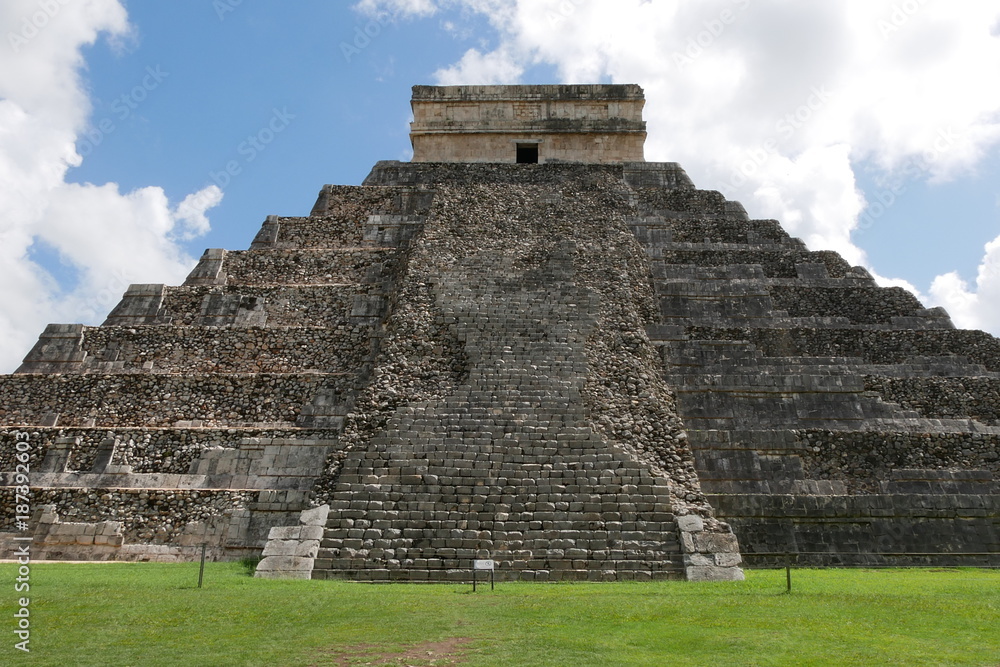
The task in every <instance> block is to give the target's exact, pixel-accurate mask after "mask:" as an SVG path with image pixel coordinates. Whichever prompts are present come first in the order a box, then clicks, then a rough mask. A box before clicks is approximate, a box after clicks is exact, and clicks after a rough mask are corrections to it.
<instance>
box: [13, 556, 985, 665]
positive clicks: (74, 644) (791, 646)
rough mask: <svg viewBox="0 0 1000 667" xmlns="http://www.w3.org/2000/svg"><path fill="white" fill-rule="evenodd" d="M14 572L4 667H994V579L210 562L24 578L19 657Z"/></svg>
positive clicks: (974, 574)
mask: <svg viewBox="0 0 1000 667" xmlns="http://www.w3.org/2000/svg"><path fill="white" fill-rule="evenodd" d="M15 573H16V566H14V565H0V590H2V591H5V592H4V593H3V594H2V595H0V618H2V619H4V620H3V621H0V637H2V638H3V639H2V642H3V644H2V645H0V664H2V665H16V664H25V665H109V666H114V667H117V666H119V665H135V666H136V667H140V666H141V667H146V666H152V665H171V666H173V665H365V664H368V665H432V664H433V665H452V664H461V665H469V666H475V665H498V666H500V665H516V666H518V667H523V666H534V665H558V666H559V667H567V666H569V667H585V666H590V665H593V666H607V665H656V666H658V667H659V666H664V665H670V666H673V665H711V666H726V665H795V666H802V665H852V666H855V665H988V666H990V667H994V666H998V665H1000V572H996V571H982V570H937V571H927V570H878V571H870V570H796V571H794V572H793V579H794V590H793V591H792V593H791V594H785V580H784V577H785V573H784V571H752V572H748V578H747V581H745V582H742V583H718V584H715V583H713V584H703V583H698V584H695V583H686V582H657V583H621V584H524V583H509V584H499V585H498V586H497V589H496V591H494V592H490V591H489V587H486V588H485V590H484V589H483V588H480V589H479V591H478V592H477V593H476V594H472V592H471V587H469V586H463V585H451V584H440V585H437V584H435V585H407V584H395V585H384V584H383V585H368V584H355V583H347V582H321V581H315V582H312V581H267V580H259V579H253V578H251V577H248V576H246V575H245V574H244V572H243V570H242V569H241V567H240V566H239V564H237V563H212V564H209V565H208V567H207V569H206V573H205V587H204V588H202V589H198V588H197V579H198V565H197V563H194V564H170V565H160V564H111V565H107V564H43V563H35V564H33V565H32V570H31V592H30V597H31V606H30V610H31V632H32V634H31V645H30V646H31V649H32V651H31V653H30V654H27V655H26V654H23V653H22V652H20V651H16V650H15V649H14V648H13V644H14V643H15V642H16V641H17V639H16V637H15V635H14V634H13V630H14V626H15V619H14V618H13V612H14V609H15V604H16V601H17V598H18V597H20V594H17V593H15V592H14V590H13V589H14V579H15V576H16V574H15ZM4 582H9V584H8V583H4ZM5 626H6V627H5ZM447 640H456V641H453V642H452V643H451V644H448V643H444V644H441V645H438V644H435V643H438V642H446V641H447ZM457 640H465V641H461V642H460V641H457ZM442 649H443V650H447V651H451V653H450V657H449V656H448V655H444V656H442V655H441V653H440V650H442ZM404 651H406V653H405V654H403V653H402V652H404ZM393 652H399V655H395V656H394V655H391V654H392V653H393Z"/></svg>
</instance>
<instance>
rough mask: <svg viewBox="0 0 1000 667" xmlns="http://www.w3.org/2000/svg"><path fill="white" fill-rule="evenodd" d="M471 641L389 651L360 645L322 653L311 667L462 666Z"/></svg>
mask: <svg viewBox="0 0 1000 667" xmlns="http://www.w3.org/2000/svg"><path fill="white" fill-rule="evenodd" d="M470 642H472V640H471V639H467V638H461V637H452V638H449V639H442V640H441V641H436V642H423V643H421V644H414V645H412V646H409V647H404V648H402V649H400V650H390V649H389V648H387V647H386V646H378V645H373V644H360V645H357V646H342V647H337V648H326V649H321V650H320V651H319V655H317V656H316V662H313V663H311V665H312V667H321V666H322V667H328V666H333V667H362V666H364V667H369V666H370V667H449V666H450V665H461V664H463V663H464V662H465V656H466V654H467V653H468V651H469V647H468V644H469V643H470Z"/></svg>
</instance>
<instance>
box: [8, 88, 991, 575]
mask: <svg viewBox="0 0 1000 667" xmlns="http://www.w3.org/2000/svg"><path fill="white" fill-rule="evenodd" d="M642 105H643V98H642V91H641V89H639V88H638V87H637V86H467V87H443V88H437V87H423V86H418V87H415V88H414V100H413V109H414V123H413V132H412V137H413V144H414V158H413V161H412V162H410V163H400V162H381V163H379V164H378V165H376V166H375V168H374V169H373V171H372V173H371V174H370V175H369V177H368V178H367V179H366V181H365V183H364V184H363V185H362V186H359V187H347V186H326V187H324V188H323V190H322V191H321V193H320V196H319V199H318V200H317V202H316V205H315V206H314V208H313V210H312V213H311V215H310V216H308V217H304V218H288V217H276V216H272V217H269V218H268V219H267V220H266V221H265V222H264V224H263V226H262V227H261V230H260V232H259V233H258V234H257V236H256V238H255V239H254V241H253V243H252V244H251V246H250V249H249V250H246V251H225V250H208V251H206V253H205V255H204V256H203V257H202V259H201V261H200V262H199V264H198V266H197V267H196V268H195V269H194V270H193V271H192V273H191V275H190V277H189V278H188V280H187V281H186V282H185V284H184V285H183V286H180V287H167V286H164V285H133V286H132V287H131V288H129V290H128V291H127V292H126V294H125V295H124V297H123V299H122V301H121V303H119V305H118V306H117V307H116V308H115V309H114V310H113V311H112V312H111V313H110V315H109V316H108V319H107V321H106V322H105V323H104V324H103V325H102V326H100V327H84V326H81V325H50V326H49V327H48V328H47V329H46V331H45V332H44V333H43V334H42V335H41V337H40V339H39V342H38V344H37V345H36V346H35V347H34V348H33V349H32V350H31V352H29V354H28V356H27V357H26V359H25V362H24V364H23V365H22V366H21V368H19V369H18V371H17V372H16V373H15V374H13V375H9V376H2V377H0V425H2V429H0V438H2V446H0V461H2V466H0V470H2V471H4V472H3V473H2V474H3V475H4V478H3V485H4V486H3V487H2V489H0V494H2V495H0V497H2V499H3V505H4V514H3V520H4V521H5V522H6V524H5V528H4V530H6V531H7V532H6V533H0V540H6V541H7V542H8V543H11V544H12V543H13V542H12V541H13V539H14V538H15V537H18V536H20V537H23V536H25V535H31V536H32V537H33V540H34V543H33V549H34V557H36V558H39V557H42V558H45V557H47V558H71V559H119V560H170V559H192V558H195V557H197V556H198V555H200V551H201V546H202V545H207V547H208V549H209V552H210V555H211V556H212V557H214V558H234V557H239V556H245V555H255V554H261V553H262V550H263V555H264V556H265V558H264V560H263V561H262V563H261V566H260V568H259V570H258V574H259V575H260V576H295V577H313V578H328V577H348V578H355V579H363V580H378V581H385V580H390V581H391V580H461V579H468V577H469V576H470V575H469V571H470V569H471V568H472V567H473V561H474V560H477V559H479V560H485V559H489V560H492V561H494V562H495V564H496V568H497V570H496V575H497V577H498V578H505V579H527V580H623V579H650V578H684V577H686V578H688V579H737V578H741V577H742V571H741V569H740V564H741V562H742V560H746V561H748V562H750V563H751V564H765V563H768V562H772V561H775V560H777V559H780V558H781V556H780V555H779V554H784V553H787V552H791V553H796V554H800V555H799V561H800V562H815V563H819V564H839V563H843V564H873V565H879V564H909V563H915V562H919V563H925V562H931V563H938V564H968V565H973V564H994V565H996V564H1000V556H998V555H997V552H998V551H1000V537H998V535H1000V528H998V526H1000V510H998V508H1000V492H998V484H997V481H996V474H997V472H998V469H1000V455H998V451H1000V450H998V446H997V445H998V440H1000V422H998V419H1000V416H998V410H1000V393H998V389H1000V375H998V372H997V371H998V367H1000V342H998V341H997V339H995V338H993V337H992V336H990V335H988V334H985V333H983V332H975V331H962V330H956V329H955V328H954V327H953V326H952V325H951V323H950V321H949V319H948V317H947V315H946V314H945V313H944V312H942V311H940V310H938V309H932V310H927V309H924V308H923V307H922V306H921V304H920V303H919V302H917V300H916V299H915V298H914V297H912V296H911V295H910V294H909V293H907V292H905V291H903V290H900V289H895V288H889V289H886V288H880V287H878V286H877V285H875V283H874V281H873V280H872V279H871V277H870V276H869V275H868V274H867V273H866V272H865V271H864V270H863V269H860V268H858V267H850V266H849V265H847V263H845V262H844V261H843V260H842V259H841V258H840V257H839V256H837V255H836V254H835V253H832V252H811V251H809V250H807V249H806V248H805V246H804V245H803V244H802V243H801V242H800V241H798V240H797V239H792V238H790V237H789V236H788V235H787V234H786V233H785V232H784V231H783V230H782V229H781V227H780V225H779V224H778V223H777V222H776V221H772V220H750V219H749V218H748V216H747V214H746V212H745V211H744V209H743V207H742V206H740V205H739V204H738V203H736V202H729V201H726V200H725V198H724V197H722V195H720V194H719V193H717V192H713V191H703V190H697V189H695V187H694V186H693V184H692V183H691V182H690V180H689V179H688V177H687V176H686V175H685V173H684V171H683V170H682V169H681V168H680V167H679V166H678V165H676V164H673V163H647V162H644V161H643V157H642V141H643V140H644V138H645V125H644V123H643V122H642V120H641V109H642ZM19 456H21V457H22V458H21V460H19V459H18V457H19ZM23 459H27V463H24V462H23ZM19 463H20V464H21V465H28V466H29V468H30V474H29V475H28V477H29V479H30V485H31V487H32V494H31V509H33V511H32V512H31V514H30V517H29V516H26V517H23V518H24V522H23V523H22V524H19V523H18V522H17V521H18V520H17V515H18V512H19V511H20V510H18V509H17V507H16V506H17V505H18V501H17V498H16V494H17V493H18V492H19V491H23V489H18V487H19V486H23V479H21V478H19V477H18V469H17V467H16V466H17V465H18V464H19ZM22 472H23V469H22ZM22 509H23V508H22ZM737 539H738V540H739V545H737ZM741 552H742V554H741Z"/></svg>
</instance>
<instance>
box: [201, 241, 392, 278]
mask: <svg viewBox="0 0 1000 667" xmlns="http://www.w3.org/2000/svg"><path fill="white" fill-rule="evenodd" d="M212 253H216V254H218V253H221V255H222V258H221V260H220V259H217V258H216V257H215V256H213V255H212ZM396 254H397V252H396V250H395V249H386V248H379V247H376V246H368V247H359V246H347V247H334V248H301V249H289V248H273V247H268V248H262V249H259V250H237V251H213V250H208V251H206V252H205V255H204V256H203V257H202V259H201V261H200V262H199V264H198V266H197V267H196V268H195V269H194V271H192V273H191V275H190V276H189V277H188V279H187V281H186V282H185V285H227V284H228V285H268V286H275V285H353V284H361V283H380V282H383V281H385V280H388V279H389V278H391V276H392V274H393V272H394V271H395V268H396ZM209 264H211V265H212V266H208V265H209Z"/></svg>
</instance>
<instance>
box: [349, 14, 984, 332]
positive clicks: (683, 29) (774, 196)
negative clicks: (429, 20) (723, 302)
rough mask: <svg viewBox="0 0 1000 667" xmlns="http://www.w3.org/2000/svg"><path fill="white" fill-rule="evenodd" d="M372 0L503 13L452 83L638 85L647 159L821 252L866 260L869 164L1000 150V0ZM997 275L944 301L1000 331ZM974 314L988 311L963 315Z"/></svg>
mask: <svg viewBox="0 0 1000 667" xmlns="http://www.w3.org/2000/svg"><path fill="white" fill-rule="evenodd" d="M362 5H363V6H362V7H361V8H362V9H367V10H369V11H377V10H379V9H380V8H381V9H389V8H395V9H396V10H400V9H402V10H403V12H402V13H403V14H406V13H409V14H410V15H413V16H419V15H425V14H427V13H431V12H435V11H440V10H444V9H448V8H461V9H462V10H463V11H464V12H473V13H476V14H478V15H483V16H486V17H488V19H489V21H490V23H491V25H492V26H493V27H494V28H495V31H496V46H495V48H493V49H492V50H490V51H487V52H480V51H470V52H467V53H466V54H465V55H464V56H463V57H462V58H461V60H460V61H459V62H457V63H455V64H453V65H452V66H450V67H447V68H444V69H442V70H440V71H439V72H438V73H437V77H438V80H439V81H440V82H441V83H458V82H463V83H471V82H480V83H488V82H493V81H503V82H509V81H511V80H512V77H516V76H520V74H519V73H520V72H522V71H524V70H526V69H527V68H529V67H531V66H533V65H537V64H543V65H548V66H554V67H555V68H556V70H557V71H558V73H559V78H560V79H561V80H562V81H564V82H567V83H585V82H592V81H603V80H611V81H615V82H621V83H639V84H641V85H642V86H643V87H644V88H645V90H646V98H647V106H646V118H647V121H648V125H649V139H648V141H647V144H646V158H647V159H649V160H669V161H678V162H681V163H682V164H683V165H684V167H685V169H686V170H687V171H688V173H689V174H690V175H691V176H692V178H693V179H694V181H695V183H697V184H699V185H701V186H702V187H709V188H714V189H720V190H722V191H723V192H725V194H726V195H727V196H729V197H730V198H733V199H738V200H740V201H742V202H743V203H744V204H745V205H746V207H747V209H748V210H749V211H750V212H751V214H752V215H755V216H758V217H774V218H777V219H779V220H781V221H782V222H783V224H784V225H785V226H786V228H787V229H788V230H789V231H790V232H791V233H793V234H795V235H797V236H800V237H801V238H803V239H804V240H805V241H806V242H807V243H808V244H809V246H810V247H811V248H813V249H833V250H837V251H838V252H841V253H842V254H843V255H844V256H845V257H846V258H847V259H848V260H849V261H851V262H853V263H857V264H861V265H865V266H868V262H867V258H866V256H865V253H864V251H863V250H862V249H861V248H859V247H858V246H857V245H856V244H855V243H854V241H853V240H852V237H851V234H852V232H853V231H855V230H856V229H857V227H858V221H859V217H860V216H862V215H863V214H864V213H865V211H866V207H869V206H870V205H872V204H873V203H872V202H867V201H865V199H864V196H863V194H862V193H861V192H860V191H859V189H858V183H857V177H856V174H857V170H858V168H859V166H861V165H867V166H873V167H875V168H876V169H878V170H880V172H881V173H882V175H883V176H885V177H886V178H897V177H900V176H902V177H903V178H906V179H908V180H909V181H913V180H926V181H930V182H941V181H946V180H949V179H952V178H955V177H956V176H960V175H963V174H964V173H966V172H968V171H970V170H973V169H974V168H975V166H976V165H977V164H978V163H979V162H980V161H981V159H982V158H983V157H984V155H986V154H987V153H988V152H989V151H990V150H993V149H995V147H996V146H997V144H998V143H1000V87H997V86H991V85H987V84H985V83H984V80H983V78H982V77H983V75H984V73H986V72H996V71H1000V39H997V35H998V33H997V29H996V26H998V25H1000V7H998V6H997V4H996V3H995V2H993V1H992V0H969V1H968V2H963V3H944V2H933V1H932V0H908V1H907V2H900V1H899V0H869V1H867V2H854V1H853V0H829V1H828V2H808V3H807V2H786V1H783V0H752V1H751V0H698V1H697V2H695V1H693V0H656V1H655V2H650V1H648V0H512V1H510V2H500V1H498V0H437V1H436V2H432V1H431V0H423V1H421V2H410V3H406V2H402V0H393V1H392V2H389V1H388V0H365V2H364V3H362ZM403 5H411V7H410V8H409V9H407V8H405V7H403ZM994 252H995V251H994ZM995 267H996V259H995V258H992V257H991V256H990V255H989V254H987V256H986V257H985V258H984V260H983V265H982V266H981V267H980V271H979V277H978V279H977V281H976V285H975V286H974V287H972V286H969V285H966V284H964V283H961V282H960V281H958V280H957V278H956V276H942V277H941V278H939V280H938V281H937V282H936V283H935V286H936V287H935V289H934V290H933V292H932V298H933V299H934V300H935V301H936V302H937V303H940V304H941V305H945V306H946V307H948V308H949V309H950V310H952V311H954V312H955V319H956V321H958V322H962V323H968V322H973V321H975V322H978V323H979V324H978V325H979V326H988V327H990V328H991V330H992V331H994V332H997V333H1000V321H998V320H1000V300H998V299H996V298H995V295H996V294H997V290H1000V277H998V275H997V271H996V268H995ZM869 268H871V267H869ZM873 273H875V272H874V271H873ZM876 275H877V274H876ZM879 279H880V280H882V281H883V282H884V283H885V284H900V281H893V280H892V279H891V278H879ZM910 287H912V286H910ZM990 295H993V297H991V296H990ZM970 303H974V306H970V305H969V304H970ZM972 311H976V312H978V313H980V315H979V316H978V319H975V320H973V319H972V318H971V315H970V316H968V317H967V316H965V315H963V314H960V313H971V312H972ZM987 311H988V312H989V313H990V314H989V315H986V314H984V313H986V312H987Z"/></svg>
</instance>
